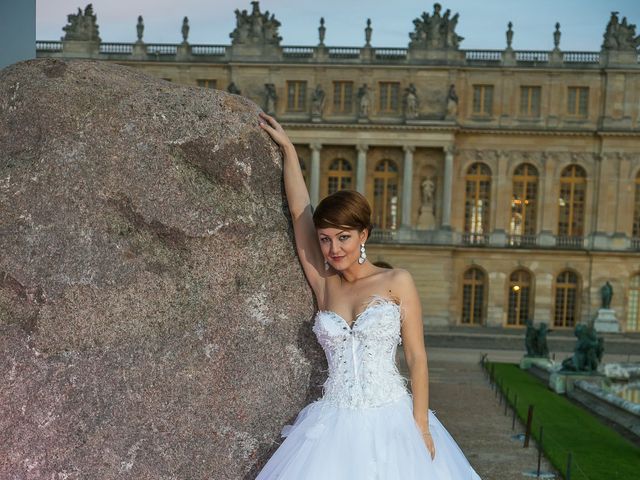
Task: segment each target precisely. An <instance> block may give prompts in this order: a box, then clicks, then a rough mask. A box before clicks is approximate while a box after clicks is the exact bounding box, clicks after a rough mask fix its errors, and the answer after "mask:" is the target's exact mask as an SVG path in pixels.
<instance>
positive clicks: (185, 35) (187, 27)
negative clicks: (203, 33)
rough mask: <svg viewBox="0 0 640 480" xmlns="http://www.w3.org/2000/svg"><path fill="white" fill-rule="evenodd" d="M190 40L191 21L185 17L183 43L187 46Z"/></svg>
mask: <svg viewBox="0 0 640 480" xmlns="http://www.w3.org/2000/svg"><path fill="white" fill-rule="evenodd" d="M188 38H189V19H188V18H187V17H184V19H183V20H182V43H183V44H186V43H188V42H187V39H188Z"/></svg>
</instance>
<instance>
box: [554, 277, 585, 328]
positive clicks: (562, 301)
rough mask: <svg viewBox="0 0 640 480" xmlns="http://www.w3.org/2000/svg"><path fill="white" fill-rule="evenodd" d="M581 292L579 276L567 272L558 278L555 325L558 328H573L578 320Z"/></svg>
mask: <svg viewBox="0 0 640 480" xmlns="http://www.w3.org/2000/svg"><path fill="white" fill-rule="evenodd" d="M579 294H580V290H579V286H578V275H577V274H576V273H575V272H572V271H571V270H565V271H564V272H562V273H560V275H558V277H557V278H556V295H555V297H556V302H555V309H554V316H553V325H554V326H556V327H573V326H574V325H575V324H576V322H577V320H578V307H579V304H578V298H579Z"/></svg>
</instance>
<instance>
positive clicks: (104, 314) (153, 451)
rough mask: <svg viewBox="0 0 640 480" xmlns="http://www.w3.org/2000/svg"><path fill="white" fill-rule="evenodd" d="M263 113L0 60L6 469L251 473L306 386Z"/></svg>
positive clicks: (97, 69)
mask: <svg viewBox="0 0 640 480" xmlns="http://www.w3.org/2000/svg"><path fill="white" fill-rule="evenodd" d="M257 111H258V107H257V106H256V105H255V104H253V103H252V102H250V101H249V100H247V99H245V98H243V97H239V96H235V95H229V94H226V93H224V92H221V91H218V90H206V89H198V88H190V87H185V86H180V85H174V84H171V83H169V82H166V81H163V80H160V79H155V78H151V77H148V76H146V75H144V74H143V73H141V72H139V71H136V70H133V69H130V68H127V67H123V66H118V65H113V64H107V63H99V62H92V61H59V60H51V59H47V60H34V61H29V62H24V63H20V64H16V65H14V66H11V67H8V68H5V69H4V70H2V71H0V478H12V479H14V478H15V479H56V480H57V479H69V480H72V479H116V478H117V479H121V478H133V479H155V480H159V479H167V480H168V479H189V480H195V479H216V480H218V479H243V478H246V479H249V478H253V477H254V476H255V474H256V472H257V470H258V469H259V468H260V466H261V465H262V464H263V463H264V461H266V459H267V458H268V456H269V455H270V454H271V452H272V451H273V450H274V449H275V448H276V447H277V442H279V440H280V437H279V432H280V429H281V427H282V426H283V425H284V424H285V423H288V422H290V421H292V420H293V418H294V417H295V414H296V413H297V412H298V410H299V409H300V408H301V407H302V406H304V405H305V404H306V403H307V402H308V401H310V400H313V399H314V398H316V397H317V396H318V394H319V391H318V385H319V384H320V383H321V381H322V378H321V376H320V375H321V374H320V368H321V367H322V366H323V364H322V356H321V352H320V350H319V348H318V347H317V345H316V342H315V339H314V338H313V336H312V333H311V328H310V322H311V317H312V314H313V303H312V296H311V292H310V290H309V289H308V286H307V284H306V283H305V280H304V276H303V274H302V270H301V269H300V267H299V264H298V261H297V258H296V256H295V250H294V247H293V238H292V230H291V228H290V222H289V217H288V213H287V207H286V203H285V201H284V197H283V193H282V192H283V191H282V168H281V157H280V154H279V151H278V148H277V146H276V145H275V144H274V143H273V142H272V141H271V139H270V138H269V137H268V135H267V134H266V133H265V132H262V131H260V130H259V127H258V126H257V116H256V114H257Z"/></svg>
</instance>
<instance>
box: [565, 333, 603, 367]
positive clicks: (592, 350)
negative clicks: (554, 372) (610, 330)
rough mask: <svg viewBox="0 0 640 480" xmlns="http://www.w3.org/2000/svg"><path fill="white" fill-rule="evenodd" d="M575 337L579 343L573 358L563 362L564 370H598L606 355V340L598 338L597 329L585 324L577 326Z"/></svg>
mask: <svg viewBox="0 0 640 480" xmlns="http://www.w3.org/2000/svg"><path fill="white" fill-rule="evenodd" d="M573 333H574V335H575V336H576V337H577V339H578V341H577V342H576V346H575V348H574V351H573V356H571V357H569V358H566V359H564V360H563V362H562V370H569V371H574V372H593V371H595V370H597V368H598V364H599V363H600V362H601V361H602V355H603V353H604V339H603V338H602V337H598V335H597V333H596V330H595V328H593V327H588V326H587V325H584V324H578V325H576V328H575V330H574V332H573Z"/></svg>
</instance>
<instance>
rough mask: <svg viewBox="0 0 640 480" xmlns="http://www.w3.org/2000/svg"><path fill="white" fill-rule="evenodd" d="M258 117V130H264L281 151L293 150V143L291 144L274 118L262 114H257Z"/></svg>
mask: <svg viewBox="0 0 640 480" xmlns="http://www.w3.org/2000/svg"><path fill="white" fill-rule="evenodd" d="M258 116H259V117H260V121H259V122H260V123H259V125H260V128H262V129H263V130H266V131H267V133H268V134H269V135H271V138H273V140H274V141H275V142H276V143H277V144H278V145H279V146H280V148H282V149H283V150H284V149H285V148H289V147H291V148H293V143H291V140H289V137H288V136H287V134H286V132H285V131H284V129H283V128H282V125H280V124H279V123H278V121H277V120H276V119H275V118H273V117H272V116H271V115H267V114H266V113H264V112H260V113H258Z"/></svg>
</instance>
